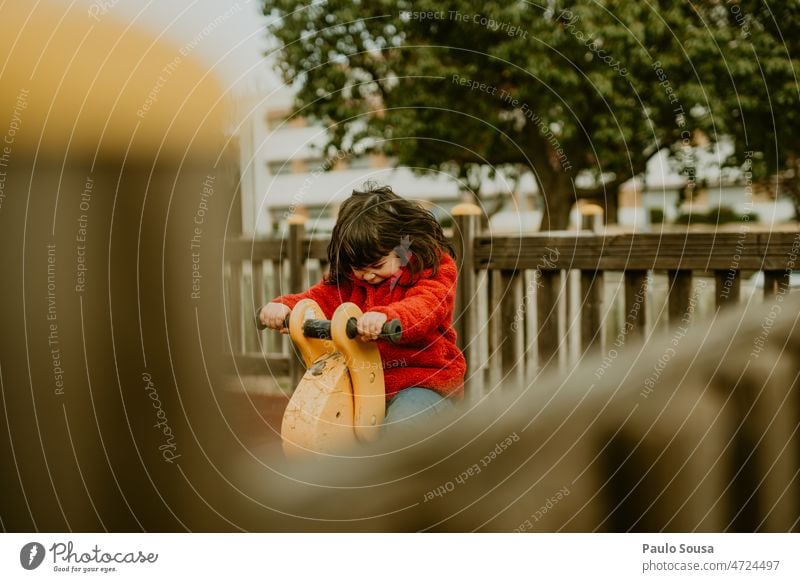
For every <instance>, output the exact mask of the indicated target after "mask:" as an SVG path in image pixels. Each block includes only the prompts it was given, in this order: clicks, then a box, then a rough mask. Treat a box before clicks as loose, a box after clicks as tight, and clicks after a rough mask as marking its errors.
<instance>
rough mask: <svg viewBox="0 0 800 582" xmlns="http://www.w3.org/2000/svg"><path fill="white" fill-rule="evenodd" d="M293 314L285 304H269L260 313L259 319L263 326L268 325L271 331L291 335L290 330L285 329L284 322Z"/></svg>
mask: <svg viewBox="0 0 800 582" xmlns="http://www.w3.org/2000/svg"><path fill="white" fill-rule="evenodd" d="M291 312H292V310H291V309H289V308H288V307H286V306H285V305H284V304H283V303H267V304H266V305H265V306H264V307H262V308H261V310H260V311H259V312H258V319H259V320H260V321H261V324H262V325H266V326H267V327H268V328H270V329H277V330H280V332H281V333H289V330H288V329H286V328H285V327H283V322H284V320H285V319H286V316H287V315H289V314H290V313H291Z"/></svg>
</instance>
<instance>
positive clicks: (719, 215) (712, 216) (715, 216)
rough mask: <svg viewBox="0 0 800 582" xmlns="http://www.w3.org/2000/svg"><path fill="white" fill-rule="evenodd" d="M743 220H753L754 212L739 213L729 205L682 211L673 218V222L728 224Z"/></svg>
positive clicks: (755, 218) (754, 218) (754, 217)
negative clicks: (703, 210)
mask: <svg viewBox="0 0 800 582" xmlns="http://www.w3.org/2000/svg"><path fill="white" fill-rule="evenodd" d="M744 220H750V221H755V220H757V217H756V215H755V214H752V213H746V214H739V213H737V212H736V211H735V210H734V209H733V208H731V207H730V206H718V207H716V208H712V209H711V210H709V211H708V212H694V213H682V214H679V215H678V217H677V218H676V219H675V224H689V223H691V224H729V223H731V222H742V221H744Z"/></svg>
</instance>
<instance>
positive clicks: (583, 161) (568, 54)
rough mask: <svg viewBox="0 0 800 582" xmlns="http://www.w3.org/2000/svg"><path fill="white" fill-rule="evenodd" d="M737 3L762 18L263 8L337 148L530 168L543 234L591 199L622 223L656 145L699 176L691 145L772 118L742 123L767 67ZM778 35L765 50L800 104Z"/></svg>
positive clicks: (554, 8) (759, 111)
mask: <svg viewBox="0 0 800 582" xmlns="http://www.w3.org/2000/svg"><path fill="white" fill-rule="evenodd" d="M733 3H736V4H737V5H738V4H741V5H742V6H741V8H740V10H742V11H744V10H750V13H751V14H752V16H751V17H752V18H753V19H754V20H756V19H763V18H764V17H763V16H762V15H761V12H757V10H756V8H757V6H758V5H759V3H758V2H756V1H755V0H752V1H751V2H748V0H742V2H738V0H728V1H727V2H723V1H722V0H702V1H699V2H690V1H676V0H651V1H649V2H642V3H639V2H630V1H629V0H602V1H601V0H596V1H594V0H592V1H582V2H575V1H558V0H540V1H520V0H509V1H505V2H500V1H489V2H484V3H480V4H476V3H474V2H469V1H467V0H452V1H450V2H447V3H443V2H438V1H434V0H418V1H414V2H411V1H407V0H369V1H367V0H323V1H317V2H313V3H309V4H302V3H299V2H297V1H296V0H265V2H264V12H265V14H267V15H270V16H271V17H273V21H272V23H271V25H270V26H269V30H270V33H271V34H272V35H274V36H275V37H276V38H277V39H278V41H279V43H280V45H281V47H280V50H279V52H278V61H277V62H278V66H279V68H280V71H281V73H282V75H283V77H284V79H285V80H286V82H288V83H291V84H292V85H293V86H294V87H295V89H296V91H297V94H296V95H297V96H296V100H297V103H296V105H297V114H298V115H303V116H306V117H311V118H314V119H317V120H319V121H321V122H322V123H324V124H325V125H327V126H328V127H329V129H330V131H329V142H328V144H327V147H328V148H329V149H330V150H331V151H333V150H336V149H342V148H354V149H356V150H357V151H358V150H359V149H362V150H363V151H368V150H379V151H382V152H384V153H386V154H387V155H389V156H391V157H393V158H394V159H396V160H397V163H398V164H400V165H405V166H410V167H412V168H417V169H422V170H426V169H435V170H444V171H447V172H450V173H452V174H455V175H458V176H459V177H462V178H465V179H466V181H467V183H469V184H471V185H472V186H473V187H475V186H476V185H477V183H476V182H477V181H478V180H479V179H480V176H482V175H483V173H482V171H481V170H482V168H486V167H489V168H491V169H492V171H502V172H504V173H506V174H509V175H520V174H521V173H523V172H526V171H531V172H532V173H533V175H534V176H535V179H536V181H537V184H538V186H539V191H540V193H541V195H542V199H543V201H544V209H545V217H544V220H543V225H542V227H543V228H563V227H565V226H566V223H567V220H568V212H569V209H570V207H571V206H572V204H573V203H574V202H575V200H576V199H577V198H578V197H586V196H594V197H596V198H597V199H598V200H599V201H600V202H602V203H606V205H607V207H608V210H609V212H610V213H612V214H613V213H614V212H615V201H616V192H617V188H618V186H619V185H620V184H622V183H623V182H625V181H627V180H628V179H629V178H631V177H633V176H638V175H642V174H644V172H645V168H646V164H647V161H648V160H649V159H650V158H651V157H652V156H653V155H655V154H656V153H657V152H658V151H660V150H662V149H665V148H667V149H669V150H670V151H671V153H672V154H673V157H674V158H675V159H676V160H677V161H678V163H679V164H680V165H681V167H682V169H683V171H684V172H685V173H686V175H687V177H688V178H689V181H690V182H691V180H692V178H693V172H694V163H693V159H692V155H691V152H692V151H693V146H696V145H698V143H699V142H701V143H708V144H710V145H713V143H714V142H715V141H716V140H718V139H720V137H721V136H722V135H724V134H726V133H727V134H729V135H734V136H737V138H738V137H739V127H738V126H737V123H738V121H740V120H741V115H742V112H743V111H745V110H746V112H747V113H746V116H747V118H748V119H752V120H753V121H752V123H754V124H755V123H763V121H764V117H765V116H766V107H765V106H764V104H763V103H761V102H760V101H758V102H757V100H752V101H747V99H748V96H746V95H745V96H741V95H740V96H739V100H740V101H742V100H744V101H745V105H740V107H739V109H740V110H741V111H740V113H739V115H740V117H739V118H737V117H736V111H735V109H736V108H735V107H734V106H733V105H732V104H731V103H732V101H731V90H730V87H729V86H728V85H727V84H728V83H729V82H732V81H734V80H735V81H739V80H740V77H742V78H746V79H747V81H746V84H747V86H748V87H750V86H751V85H753V84H754V81H753V79H752V74H753V72H754V70H755V71H757V70H758V65H756V64H754V59H753V55H752V54H751V53H752V50H755V49H752V50H751V52H748V50H747V44H748V43H747V42H745V40H746V39H744V38H743V36H744V33H743V31H742V24H741V22H740V20H741V19H737V16H736V14H735V13H734V12H733V11H732V10H731V8H730V7H731V6H732V5H733ZM749 4H752V7H751V6H749ZM789 4H792V5H795V6H796V4H797V0H791V1H790V2H787V3H786V5H789ZM745 5H748V6H745ZM787 10H790V9H787ZM773 14H774V13H773ZM776 20H777V19H776ZM759 21H760V20H759ZM777 22H780V20H777ZM755 26H756V24H755V23H753V27H755ZM765 26H766V25H765ZM793 26H795V27H796V24H794V25H793ZM775 30H776V31H777V25H776V27H775ZM752 36H753V37H754V35H752ZM772 36H773V37H774V38H775V41H774V42H772V43H769V42H767V41H766V40H759V42H760V43H762V44H763V45H764V46H763V47H762V46H761V45H759V49H763V50H764V51H766V52H768V53H769V56H768V57H766V56H765V57H763V58H764V59H767V60H766V66H767V67H768V68H775V69H777V70H779V71H780V74H779V77H780V78H782V79H784V81H785V83H786V88H785V91H784V90H782V91H781V94H780V99H781V100H782V101H781V103H782V104H783V103H786V104H788V103H793V104H794V108H795V110H796V109H797V108H796V105H797V96H796V94H792V93H791V90H790V87H789V86H790V85H791V84H792V82H793V81H792V80H791V76H790V75H789V74H788V72H787V71H788V70H787V69H786V67H785V63H784V61H788V59H787V56H786V54H785V51H784V52H783V53H781V52H780V51H779V50H778V49H779V48H780V43H779V42H778V40H777V38H778V35H776V34H773V35H772ZM794 38H796V35H794ZM737 41H738V42H740V44H739V45H737V44H736V43H737ZM790 68H791V67H790ZM728 70H731V73H730V75H729V77H726V71H728ZM771 75H772V72H769V73H767V77H766V80H765V81H764V82H765V86H767V87H768V88H771V87H772V85H771V83H773V81H772V77H771ZM741 82H742V83H744V82H745V81H744V80H742V81H741ZM795 87H796V84H795ZM773 111H774V108H773ZM771 127H775V128H778V127H779V124H778V123H772V124H771ZM782 131H783V129H776V138H775V139H776V140H777V141H781V140H783V139H784V138H787V137H788V135H786V136H784V135H782V134H781V135H778V134H780V133H781V132H782ZM786 132H787V133H790V132H791V130H790V129H789V128H787V129H786ZM751 133H752V132H751ZM762 137H763V136H762ZM701 138H702V139H701ZM748 143H749V144H750V146H748V147H751V146H752V147H756V145H755V142H754V141H752V140H751V141H750V142H748ZM737 147H738V141H737ZM758 147H761V144H760V143H759V146H758ZM737 151H743V150H737ZM740 157H741V156H740ZM731 161H732V162H736V160H735V159H732V160H731ZM739 163H742V162H741V161H739ZM776 163H777V162H776Z"/></svg>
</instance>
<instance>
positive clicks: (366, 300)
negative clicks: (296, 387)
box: [259, 186, 466, 430]
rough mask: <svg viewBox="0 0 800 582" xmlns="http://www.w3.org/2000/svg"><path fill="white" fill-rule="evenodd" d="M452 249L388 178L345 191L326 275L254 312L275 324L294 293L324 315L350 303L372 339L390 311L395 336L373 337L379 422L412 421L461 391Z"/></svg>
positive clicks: (436, 227) (362, 334) (294, 300)
mask: <svg viewBox="0 0 800 582" xmlns="http://www.w3.org/2000/svg"><path fill="white" fill-rule="evenodd" d="M452 255H453V249H452V247H451V246H450V243H449V242H448V241H447V239H445V237H444V234H443V233H442V228H441V226H440V225H439V223H438V222H437V221H436V219H435V218H434V217H433V216H432V215H431V214H430V213H429V212H427V211H426V210H424V209H423V208H422V207H421V206H419V205H418V204H415V203H413V202H410V201H408V200H405V199H403V198H400V197H399V196H397V195H396V194H395V193H394V192H392V189H391V188H390V187H389V186H384V187H381V188H368V189H367V191H365V192H359V191H355V190H354V191H353V195H352V196H351V197H350V198H348V199H347V200H346V201H345V202H344V203H343V204H342V206H341V208H340V210H339V217H338V219H337V221H336V226H335V227H334V229H333V234H332V236H331V242H330V244H329V245H328V261H329V263H330V273H329V275H328V276H327V277H326V278H325V279H323V280H322V281H321V282H320V283H318V284H317V285H315V286H313V287H311V288H310V289H308V290H307V291H305V292H303V293H298V294H295V295H284V296H282V297H278V298H276V299H274V300H273V301H272V302H270V303H268V304H267V305H265V306H264V307H262V308H261V310H260V311H259V319H260V320H261V323H262V324H264V325H266V326H267V327H270V328H272V329H278V330H279V329H282V328H283V322H284V319H285V318H286V316H287V315H288V314H289V313H290V311H291V309H292V308H293V307H294V306H295V305H296V304H297V302H298V301H300V300H301V299H305V298H310V299H313V300H314V301H316V302H317V303H318V304H319V306H320V307H321V308H322V310H323V311H324V313H325V316H326V317H328V318H329V319H330V318H331V317H332V316H333V312H334V311H335V310H336V308H337V307H338V306H339V305H341V304H342V303H344V302H348V301H349V302H352V303H355V304H356V305H358V307H359V308H361V310H362V311H364V315H363V316H362V317H361V318H360V319H359V321H358V332H359V335H360V338H361V339H362V340H364V341H372V340H375V339H377V337H378V334H379V333H380V331H381V327H382V326H383V324H384V323H385V322H386V321H388V320H391V319H399V320H400V323H401V325H402V329H403V336H402V340H401V341H400V343H398V344H391V343H389V342H379V344H378V348H379V350H380V353H381V358H382V359H383V367H384V379H385V382H386V399H387V401H388V407H387V410H386V419H385V421H384V427H388V429H389V430H394V427H393V426H392V425H395V426H396V427H399V426H402V427H403V428H412V427H413V426H416V425H418V423H422V422H425V421H426V420H427V419H429V418H430V416H431V415H436V414H440V413H441V412H444V411H445V410H446V409H447V408H449V407H451V406H452V404H451V402H450V400H449V399H448V400H446V399H445V398H446V397H450V396H455V397H460V396H462V394H463V384H464V373H465V371H466V362H465V360H464V356H463V355H462V353H461V351H460V350H459V349H458V347H457V346H456V333H455V330H453V326H452V322H453V304H454V299H455V290H456V276H457V269H456V264H455V261H454V260H453V257H452ZM400 421H404V422H402V425H399V424H398V423H400Z"/></svg>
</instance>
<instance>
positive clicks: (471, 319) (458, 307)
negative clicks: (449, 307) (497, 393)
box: [452, 203, 482, 393]
mask: <svg viewBox="0 0 800 582" xmlns="http://www.w3.org/2000/svg"><path fill="white" fill-rule="evenodd" d="M452 214H453V242H454V246H455V251H456V264H457V265H458V283H457V285H456V302H455V303H456V304H455V313H454V314H453V326H454V327H455V330H456V334H457V336H458V339H457V341H458V347H459V348H460V349H461V351H462V352H464V357H465V358H466V360H467V377H466V382H465V386H464V388H465V390H467V392H468V393H470V392H472V390H471V388H472V386H474V385H475V380H482V378H480V377H477V378H476V375H477V374H478V373H479V372H478V370H476V369H475V366H476V365H477V361H478V358H477V341H476V338H475V335H476V333H477V330H478V321H477V303H476V300H475V294H476V292H477V278H476V276H475V237H476V236H477V235H478V233H479V230H480V217H481V214H482V213H481V209H480V207H479V206H477V205H475V204H471V203H464V204H458V205H457V206H455V207H454V208H453V211H452Z"/></svg>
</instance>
